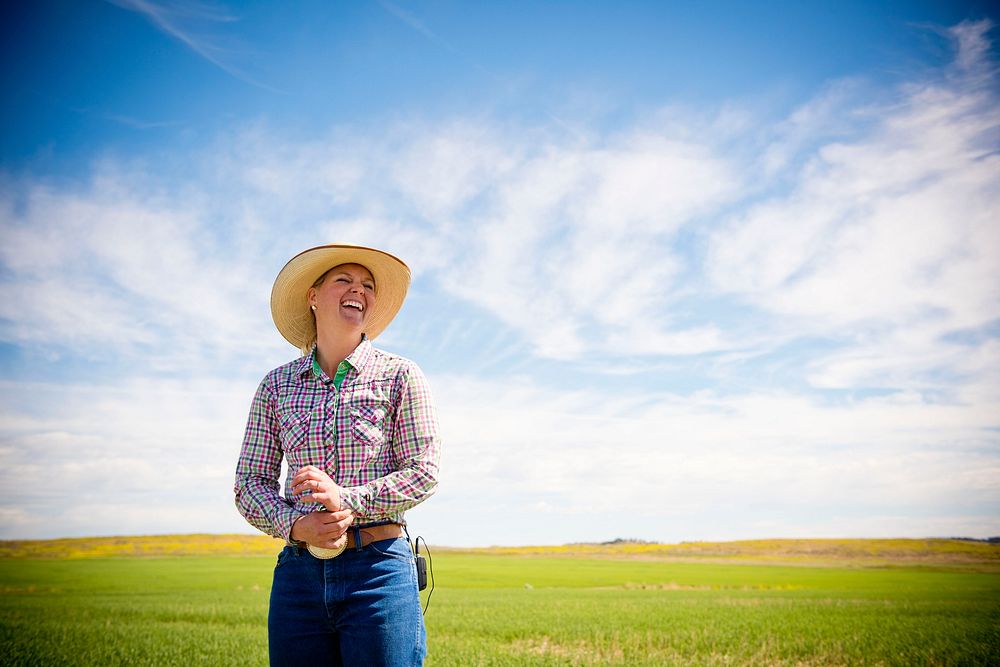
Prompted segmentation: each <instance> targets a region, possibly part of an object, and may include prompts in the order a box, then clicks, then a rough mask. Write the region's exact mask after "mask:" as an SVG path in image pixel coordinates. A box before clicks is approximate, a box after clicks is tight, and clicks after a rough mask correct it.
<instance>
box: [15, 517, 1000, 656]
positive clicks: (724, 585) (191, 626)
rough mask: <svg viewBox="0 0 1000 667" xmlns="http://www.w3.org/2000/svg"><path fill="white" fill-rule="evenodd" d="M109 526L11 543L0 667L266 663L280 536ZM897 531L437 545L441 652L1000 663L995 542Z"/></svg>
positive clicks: (435, 641) (432, 619)
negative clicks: (84, 534) (94, 535)
mask: <svg viewBox="0 0 1000 667" xmlns="http://www.w3.org/2000/svg"><path fill="white" fill-rule="evenodd" d="M238 537H239V539H237V538H238ZM106 539H107V540H117V542H113V543H111V542H107V541H102V540H98V539H95V540H91V541H89V542H88V541H87V540H81V541H76V542H73V544H72V545H70V544H69V543H67V542H66V541H60V544H58V545H55V546H53V545H52V543H51V542H44V543H43V542H37V543H17V544H14V543H0V554H3V558H0V664H4V665H43V664H44V665H53V664H68V665H126V664H127V665H202V664H204V665H230V664H231V665H237V664H239V665H260V664H266V629H265V619H266V615H267V595H268V588H269V586H270V575H271V568H272V565H273V562H274V558H273V554H274V553H275V552H276V551H277V544H276V543H275V542H273V541H271V540H267V539H266V538H263V540H262V539H261V538H255V537H248V539H250V540H251V542H250V544H252V545H254V548H258V547H259V548H261V549H265V548H266V550H267V552H268V553H269V555H252V554H253V553H254V548H249V547H248V546H247V543H246V542H244V541H243V540H242V536H215V537H210V536H193V537H190V538H189V537H186V536H169V537H163V538H152V537H150V538H106ZM133 541H134V542H133ZM130 542H133V543H131V544H130ZM884 542H889V541H867V540H852V541H794V542H789V541H781V542H771V543H770V545H769V548H765V547H764V546H763V545H762V544H761V543H726V544H717V545H710V544H701V545H698V546H697V548H695V547H689V546H685V545H612V546H607V545H605V546H587V545H575V546H573V547H552V548H522V549H493V550H443V549H438V550H435V551H434V573H435V575H436V583H437V586H436V590H435V592H434V594H433V598H432V600H431V604H430V609H429V611H428V613H427V617H426V618H427V625H428V633H429V645H430V655H429V658H428V664H429V665H578V664H585V665H586V664H591V665H603V664H617V665H990V664H998V657H1000V568H997V563H998V554H1000V548H998V547H997V546H994V545H984V544H977V543H963V542H959V541H948V540H941V541H930V542H928V541H900V542H899V543H896V544H892V545H890V544H885V543H884ZM880 543H882V544H880ZM945 543H947V544H945ZM156 544H159V547H157V546H156ZM185 544H187V545H188V546H187V547H185V546H184V545H185ZM109 545H110V546H109ZM136 545H142V546H141V548H139V547H137V546H136ZM671 546H679V547H683V548H681V549H674V550H671V549H663V548H661V549H654V548H651V547H671ZM69 547H72V548H69ZM638 547H650V548H646V549H637V548H638ZM982 547H986V549H985V550H983V549H982ZM892 550H895V552H892ZM678 551H680V552H681V553H678ZM891 552H892V553H895V554H896V555H895V556H892V557H891V558H890V556H889V555H887V554H890V553H891ZM900 552H907V555H906V556H905V557H904V556H903V555H900ZM60 553H61V554H63V555H66V554H70V553H72V554H74V557H73V558H59V557H57V556H58V555H59V554H60ZM136 553H141V554H146V555H147V557H139V558H137V557H134V554H136ZM164 553H166V554H170V555H162V554H164ZM227 553H228V554H234V555H231V556H226V555H225V554H227ZM810 553H811V554H812V557H811V559H810V557H809V554H810ZM122 554H132V555H131V556H129V557H126V556H124V555H122ZM149 554H156V555H149ZM184 554H196V555H184ZM207 554H211V555H207ZM247 554H250V555H247ZM890 560H891V561H892V562H889V561H890Z"/></svg>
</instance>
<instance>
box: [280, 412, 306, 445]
mask: <svg viewBox="0 0 1000 667" xmlns="http://www.w3.org/2000/svg"><path fill="white" fill-rule="evenodd" d="M309 422H310V415H309V413H308V412H289V413H287V414H285V415H283V416H282V417H281V448H282V449H283V450H284V451H285V453H286V454H289V455H291V454H292V453H293V452H297V451H300V450H302V449H303V448H304V447H306V446H307V445H308V444H309Z"/></svg>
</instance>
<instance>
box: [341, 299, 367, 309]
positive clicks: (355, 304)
mask: <svg viewBox="0 0 1000 667" xmlns="http://www.w3.org/2000/svg"><path fill="white" fill-rule="evenodd" d="M341 305H344V306H347V307H349V308H357V309H358V310H364V309H365V307H364V306H363V305H361V302H360V301H345V302H344V303H343V304H341Z"/></svg>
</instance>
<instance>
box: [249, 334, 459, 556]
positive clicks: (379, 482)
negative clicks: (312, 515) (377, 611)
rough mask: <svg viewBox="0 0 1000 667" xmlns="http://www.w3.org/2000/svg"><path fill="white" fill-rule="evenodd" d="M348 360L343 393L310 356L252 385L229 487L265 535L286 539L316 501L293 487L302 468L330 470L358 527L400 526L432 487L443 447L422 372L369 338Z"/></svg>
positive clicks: (277, 369) (428, 493)
mask: <svg viewBox="0 0 1000 667" xmlns="http://www.w3.org/2000/svg"><path fill="white" fill-rule="evenodd" d="M313 354H315V350H314V351H313ZM346 361H347V362H348V363H349V364H350V366H351V368H350V370H348V372H347V375H346V376H345V377H344V379H343V383H342V384H341V386H340V389H338V388H337V387H336V386H335V384H334V381H333V380H332V379H331V378H329V377H327V375H326V374H325V373H321V374H320V375H319V376H317V375H316V374H314V372H313V355H307V356H304V357H301V358H300V359H296V360H295V361H293V362H291V363H288V364H285V365H284V366H281V367H279V368H276V369H274V370H273V371H271V372H270V373H268V374H267V376H266V377H265V378H264V380H263V381H262V382H261V383H260V386H259V387H258V389H257V393H256V395H255V396H254V399H253V404H252V405H251V406H250V418H249V419H248V420H247V429H246V435H245V436H244V437H243V449H242V451H241V452H240V458H239V462H238V463H237V465H236V486H235V488H234V491H235V493H236V506H237V508H238V509H239V511H240V513H241V514H242V515H243V516H244V517H245V518H246V520H247V521H249V522H250V524H251V525H253V526H254V527H255V528H257V529H259V530H261V531H263V532H265V533H268V534H269V535H273V536H275V537H280V538H283V539H284V540H286V541H288V540H290V533H291V530H292V524H293V523H294V522H295V520H296V519H298V518H299V517H300V516H302V515H304V514H307V513H308V512H312V511H315V510H317V509H319V508H320V507H321V505H319V504H317V503H303V502H302V500H301V499H302V495H303V494H295V493H292V492H291V480H292V477H294V476H295V473H296V472H297V471H298V470H299V468H301V467H302V466H306V465H314V466H316V467H317V468H319V469H321V470H324V471H326V473H327V474H328V475H330V477H331V478H332V479H333V481H335V482H336V483H337V484H338V485H339V486H341V487H342V488H343V491H342V493H341V496H340V500H341V505H342V506H343V507H344V508H349V509H351V510H353V512H354V515H355V518H354V520H355V522H356V523H369V522H374V521H382V520H391V521H397V522H399V523H404V520H403V512H404V511H405V510H407V509H409V508H411V507H414V506H415V505H417V504H418V503H420V502H421V501H423V500H425V499H426V498H428V497H429V496H430V495H431V494H432V493H434V490H435V487H436V486H437V475H438V461H439V459H440V454H441V445H440V438H439V436H438V425H437V415H436V412H435V410H434V405H433V403H432V401H431V395H430V390H429V389H428V387H427V382H426V380H425V379H424V376H423V373H421V372H420V369H419V368H418V367H417V365H416V364H414V363H413V362H412V361H409V360H408V359H404V358H402V357H397V356H394V355H391V354H388V353H386V352H382V351H381V350H377V349H375V348H374V347H372V345H371V343H370V342H369V341H368V339H367V338H365V339H363V340H362V341H361V344H360V345H358V347H357V348H356V349H355V350H354V352H352V353H351V355H350V356H349V357H348V358H347V360H346ZM282 457H284V458H285V459H287V463H288V477H287V478H286V479H285V495H284V497H282V496H281V494H280V490H279V487H278V480H279V478H280V476H281V459H282Z"/></svg>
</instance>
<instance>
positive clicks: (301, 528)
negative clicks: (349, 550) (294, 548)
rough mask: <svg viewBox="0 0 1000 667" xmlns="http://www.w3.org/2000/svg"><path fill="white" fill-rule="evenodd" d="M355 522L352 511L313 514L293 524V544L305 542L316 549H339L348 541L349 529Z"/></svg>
mask: <svg viewBox="0 0 1000 667" xmlns="http://www.w3.org/2000/svg"><path fill="white" fill-rule="evenodd" d="M353 522H354V513H353V512H351V510H341V511H340V512H311V513H310V514H306V515H305V516H303V517H301V518H299V519H296V520H295V523H293V524H292V533H291V536H290V537H291V538H292V541H293V542H305V543H306V544H311V545H313V546H314V547H322V548H324V549H337V548H339V547H340V545H341V544H343V541H344V540H346V539H347V529H348V528H350V526H351V524H352V523H353Z"/></svg>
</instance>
